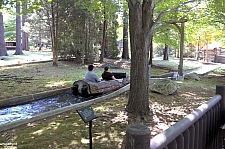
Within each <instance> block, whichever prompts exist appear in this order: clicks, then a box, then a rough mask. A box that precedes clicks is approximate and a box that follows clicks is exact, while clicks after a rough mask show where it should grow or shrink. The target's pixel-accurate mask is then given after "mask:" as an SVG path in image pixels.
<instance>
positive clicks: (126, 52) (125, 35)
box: [122, 10, 130, 59]
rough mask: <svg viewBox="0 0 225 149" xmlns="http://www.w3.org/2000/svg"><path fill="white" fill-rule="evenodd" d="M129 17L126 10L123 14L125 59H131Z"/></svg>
mask: <svg viewBox="0 0 225 149" xmlns="http://www.w3.org/2000/svg"><path fill="white" fill-rule="evenodd" d="M127 27H128V15H127V12H126V10H124V12H123V53H122V58H123V59H130V58H129V51H128V31H127Z"/></svg>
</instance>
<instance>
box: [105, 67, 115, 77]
mask: <svg viewBox="0 0 225 149" xmlns="http://www.w3.org/2000/svg"><path fill="white" fill-rule="evenodd" d="M102 79H103V80H116V78H115V77H114V75H113V74H112V73H111V72H109V67H108V66H105V68H104V72H103V73H102Z"/></svg>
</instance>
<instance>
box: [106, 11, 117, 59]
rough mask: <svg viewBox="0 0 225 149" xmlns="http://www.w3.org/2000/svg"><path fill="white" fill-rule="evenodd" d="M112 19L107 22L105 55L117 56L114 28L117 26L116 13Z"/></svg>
mask: <svg viewBox="0 0 225 149" xmlns="http://www.w3.org/2000/svg"><path fill="white" fill-rule="evenodd" d="M114 17H115V18H114V19H113V21H111V22H109V23H108V30H107V39H108V49H107V51H106V55H107V57H110V58H117V56H118V54H119V50H118V47H117V46H118V45H117V38H118V36H117V33H116V30H117V28H118V22H117V21H116V18H117V17H116V15H114Z"/></svg>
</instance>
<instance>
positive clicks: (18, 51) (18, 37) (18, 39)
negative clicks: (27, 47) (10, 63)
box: [14, 1, 23, 55]
mask: <svg viewBox="0 0 225 149" xmlns="http://www.w3.org/2000/svg"><path fill="white" fill-rule="evenodd" d="M22 54H23V52H22V48H21V17H20V2H18V1H17V2H16V52H15V53H14V55H22Z"/></svg>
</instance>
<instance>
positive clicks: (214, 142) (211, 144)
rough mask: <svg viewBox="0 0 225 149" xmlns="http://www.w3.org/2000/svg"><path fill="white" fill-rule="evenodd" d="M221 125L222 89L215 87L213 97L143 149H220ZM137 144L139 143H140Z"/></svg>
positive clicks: (224, 115) (223, 109) (223, 119)
mask: <svg viewBox="0 0 225 149" xmlns="http://www.w3.org/2000/svg"><path fill="white" fill-rule="evenodd" d="M224 122H225V85H217V86H216V95H215V96H214V97H213V98H212V99H210V100H209V101H208V102H207V103H205V104H203V105H201V106H200V107H199V108H197V109H196V110H195V111H194V112H193V113H191V114H189V115H187V116H186V117H184V118H183V119H182V120H180V121H179V122H177V123H176V124H174V125H173V126H171V127H170V128H168V129H167V130H165V131H164V132H162V133H160V134H158V135H156V136H155V137H153V138H152V139H151V140H150V143H149V144H150V145H149V147H146V148H151V149H222V148H223V137H222V129H221V126H222V125H223V124H224ZM127 135H129V134H127ZM130 136H131V135H129V137H130ZM139 138H140V137H139ZM145 138H146V137H145ZM133 142H135V140H134V141H133ZM139 142H141V141H140V140H139ZM145 142H146V141H145ZM128 143H129V142H128ZM127 146H129V145H127ZM133 147H134V148H133V149H136V148H135V144H133ZM127 149H128V148H127Z"/></svg>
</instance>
